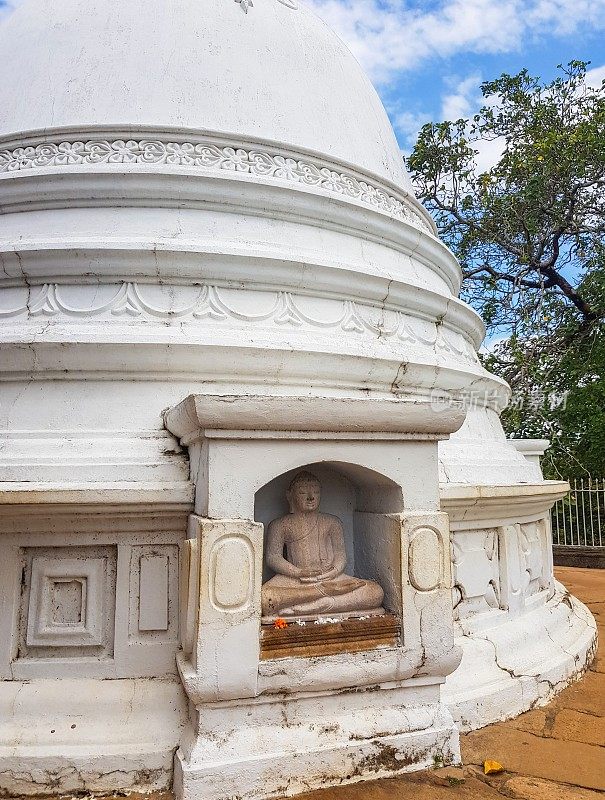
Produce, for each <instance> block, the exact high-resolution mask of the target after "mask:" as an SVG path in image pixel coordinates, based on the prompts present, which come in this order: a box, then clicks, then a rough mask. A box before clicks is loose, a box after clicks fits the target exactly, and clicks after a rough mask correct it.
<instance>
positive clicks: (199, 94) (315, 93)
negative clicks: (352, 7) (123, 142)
mask: <svg viewBox="0 0 605 800" xmlns="http://www.w3.org/2000/svg"><path fill="white" fill-rule="evenodd" d="M0 52H1V53H2V60H1V63H0V76H1V77H2V80H1V82H0V136H7V135H14V134H15V135H18V134H19V133H20V132H25V131H39V130H42V129H51V128H52V129H57V128H70V129H85V128H87V127H89V126H91V127H95V128H97V129H98V128H99V127H105V128H120V129H122V130H124V129H130V128H132V129H138V130H140V129H141V128H142V127H145V126H153V127H154V128H163V129H170V130H172V129H181V130H183V129H193V130H196V131H204V132H212V133H224V134H228V135H229V136H231V137H236V138H238V139H239V140H242V141H246V140H248V141H250V140H252V141H257V142H258V141H262V140H266V141H271V142H276V143H279V144H281V145H286V146H288V147H289V148H291V149H294V150H298V151H302V152H304V151H311V152H315V153H319V154H322V155H324V156H327V157H328V158H332V159H338V160H339V161H344V162H348V163H349V164H351V165H353V166H355V167H357V168H359V169H361V170H364V171H368V172H373V173H375V174H377V175H379V176H380V177H381V178H383V179H386V180H388V181H391V182H393V183H395V184H398V185H399V186H402V187H405V188H409V179H408V178H407V176H406V174H405V169H404V166H403V162H402V158H401V154H400V151H399V147H398V145H397V142H396V139H395V136H394V133H393V130H392V128H391V125H390V123H389V120H388V118H387V115H386V112H385V110H384V108H383V106H382V103H381V102H380V99H379V98H378V96H377V94H376V92H375V90H374V88H373V87H372V85H371V84H370V82H369V81H368V79H367V77H366V76H365V75H364V73H363V71H362V69H361V67H360V66H359V64H358V63H357V61H356V60H355V59H354V57H353V56H352V55H351V53H350V52H349V50H348V49H347V48H346V46H345V45H344V44H343V43H342V42H341V41H340V39H339V38H338V37H337V36H336V35H335V34H334V33H332V31H330V29H329V28H328V27H327V26H326V25H325V24H324V23H323V22H322V21H321V20H320V19H319V18H318V17H317V16H316V15H315V14H314V13H313V12H311V11H310V10H309V9H308V8H306V7H305V6H304V5H303V4H302V3H301V2H300V0H253V2H250V0H24V2H23V4H22V5H21V6H19V7H18V8H17V10H16V11H15V12H14V13H13V14H11V15H10V16H9V17H8V18H7V19H6V20H5V21H4V22H3V23H2V24H1V25H0ZM13 138H15V137H13Z"/></svg>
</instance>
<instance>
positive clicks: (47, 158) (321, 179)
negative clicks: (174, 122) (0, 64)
mask: <svg viewBox="0 0 605 800" xmlns="http://www.w3.org/2000/svg"><path fill="white" fill-rule="evenodd" d="M99 164H105V165H114V166H121V165H126V164H145V165H150V164H166V165H170V166H175V167H189V168H192V167H193V168H195V167H197V168H200V169H203V170H204V171H221V170H226V171H228V172H232V173H245V174H249V175H257V176H259V177H262V178H265V179H273V180H279V181H288V182H292V183H298V184H300V185H301V186H312V187H317V188H319V189H323V190H325V191H327V192H330V193H332V194H337V195H341V196H342V197H346V198H351V199H353V200H357V201H359V202H361V203H364V204H366V205H369V206H372V207H373V208H376V209H378V210H380V211H383V212H385V213H387V214H389V215H391V216H392V217H395V218H396V219H399V220H402V221H404V222H407V223H408V224H410V225H413V226H414V227H416V228H418V229H419V230H422V231H425V232H427V233H430V234H432V233H433V230H432V228H431V226H430V224H429V223H428V222H427V220H425V219H424V218H423V216H422V214H420V213H419V212H418V211H417V210H416V209H414V207H413V203H411V202H406V201H405V200H404V199H400V198H398V197H395V196H393V195H392V194H390V193H389V192H388V191H387V190H386V189H384V188H382V187H380V186H377V185H375V184H373V183H371V182H368V181H366V180H363V179H360V178H357V177H355V176H354V175H351V174H348V173H346V172H340V171H339V170H337V169H332V168H330V167H326V166H321V165H320V164H316V163H314V162H313V161H311V160H308V159H298V158H294V157H288V156H284V155H281V154H272V153H269V152H266V151H263V150H257V149H247V148H243V147H222V146H219V145H216V144H211V143H205V142H198V143H194V142H187V141H181V142H163V141H160V140H151V139H141V140H134V139H129V140H125V139H117V140H110V139H92V140H89V141H75V142H48V143H46V144H38V145H35V146H34V145H31V146H22V147H15V148H13V149H5V150H0V174H1V173H16V172H22V171H24V170H34V169H44V168H49V167H52V168H60V167H68V166H73V165H91V166H93V165H99Z"/></svg>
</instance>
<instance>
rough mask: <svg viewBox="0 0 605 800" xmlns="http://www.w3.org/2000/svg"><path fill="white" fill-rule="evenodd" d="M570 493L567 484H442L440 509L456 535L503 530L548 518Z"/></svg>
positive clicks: (551, 482) (563, 482) (546, 482)
mask: <svg viewBox="0 0 605 800" xmlns="http://www.w3.org/2000/svg"><path fill="white" fill-rule="evenodd" d="M568 491H569V484H568V483H566V482H565V481H544V482H543V483H537V484H529V483H527V484H519V483H517V484H512V485H509V486H493V485H492V486H476V485H470V484H460V483H442V484H441V487H440V494H441V509H442V511H445V512H446V513H447V514H448V515H449V517H450V526H451V529H452V530H453V531H456V530H467V529H472V528H490V527H500V526H502V525H508V524H511V525H512V524H515V523H517V522H526V521H529V520H535V519H539V518H540V517H543V516H545V515H546V514H547V513H548V512H549V511H550V509H551V508H552V506H553V505H554V503H555V502H556V501H557V500H560V499H561V498H562V497H565V495H566V494H567V492H568Z"/></svg>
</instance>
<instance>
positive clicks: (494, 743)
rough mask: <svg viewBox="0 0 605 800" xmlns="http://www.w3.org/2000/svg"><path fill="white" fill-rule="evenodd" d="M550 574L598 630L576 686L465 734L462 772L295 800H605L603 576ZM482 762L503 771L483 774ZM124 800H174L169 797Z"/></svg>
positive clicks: (564, 570)
mask: <svg viewBox="0 0 605 800" xmlns="http://www.w3.org/2000/svg"><path fill="white" fill-rule="evenodd" d="M555 572H556V575H557V577H558V578H559V580H560V581H562V582H563V583H564V584H565V585H566V586H567V588H568V589H569V590H570V592H571V593H572V594H574V595H576V596H577V597H579V598H580V599H581V600H583V601H584V602H585V603H586V604H587V605H588V606H589V607H590V609H591V611H592V613H593V614H594V615H595V617H596V620H597V623H598V625H599V639H600V643H601V646H600V649H599V653H598V655H597V659H596V661H595V662H594V663H593V665H592V667H591V669H590V671H589V672H588V673H587V674H586V675H585V676H584V678H583V679H582V680H581V681H579V682H578V683H575V684H573V685H572V686H570V687H568V688H567V689H565V690H564V691H563V692H562V693H561V694H560V695H559V696H558V697H557V698H556V699H555V700H554V701H553V702H552V703H550V704H549V705H548V706H545V707H544V708H542V709H537V710H535V711H529V712H527V713H526V714H522V715H521V716H520V717H517V718H516V719H514V720H510V721H509V722H502V723H498V724H497V725H490V726H488V727H487V728H483V729H482V730H480V731H474V732H473V733H468V734H466V735H464V736H463V737H462V755H463V759H464V764H465V766H464V767H462V768H459V769H446V770H429V771H426V772H417V773H413V774H410V775H403V776H401V777H398V778H389V779H384V780H378V781H368V782H364V783H357V784H353V785H349V786H343V787H338V788H333V789H324V790H321V791H316V792H310V793H308V794H304V795H299V798H300V800H490V799H493V800H502V798H503V797H505V798H512V800H605V570H592V569H576V568H573V567H558V568H557V569H556V570H555ZM485 759H492V760H495V761H499V762H500V763H501V764H502V765H503V766H504V767H505V771H504V772H503V773H502V774H500V775H492V776H485V775H483V770H482V769H481V766H480V765H481V764H483V761H484V760H485ZM127 796H128V798H129V800H174V798H173V796H172V794H171V793H170V792H157V793H155V794H153V795H136V794H134V793H133V794H129V795H127ZM122 797H123V795H122ZM29 800H31V798H30V799H29ZM116 800H117V798H116Z"/></svg>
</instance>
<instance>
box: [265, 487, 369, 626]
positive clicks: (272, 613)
mask: <svg viewBox="0 0 605 800" xmlns="http://www.w3.org/2000/svg"><path fill="white" fill-rule="evenodd" d="M286 496H287V498H288V502H289V504H290V513H289V514H286V516H285V517H281V518H280V519H276V520H273V522H272V523H271V524H270V525H269V530H268V535H267V554H266V562H267V566H268V567H269V568H270V569H272V570H273V572H275V576H274V577H273V578H271V579H270V580H269V581H267V583H265V584H264V586H263V588H262V606H263V617H264V618H265V619H266V620H269V619H275V618H276V617H285V618H288V617H290V618H292V617H294V618H297V619H300V618H301V617H313V616H317V615H319V614H325V613H326V612H331V613H335V614H338V615H339V616H355V614H358V613H368V612H372V613H382V612H383V609H382V608H381V603H382V600H383V591H382V589H381V587H380V586H379V585H378V584H377V583H374V582H373V581H365V580H361V579H359V578H353V577H351V576H350V575H346V574H345V568H346V564H347V554H346V550H345V540H344V531H343V527H342V523H341V521H340V520H339V519H338V517H333V516H331V515H330V514H322V513H320V511H319V502H320V497H321V485H320V483H319V481H318V479H317V478H316V477H315V476H314V475H312V474H311V473H310V472H299V473H298V475H296V477H295V478H294V480H293V481H292V483H291V484H290V487H289V489H288V492H287V495H286ZM284 549H285V553H286V557H284Z"/></svg>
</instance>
